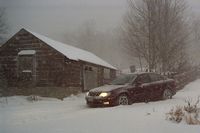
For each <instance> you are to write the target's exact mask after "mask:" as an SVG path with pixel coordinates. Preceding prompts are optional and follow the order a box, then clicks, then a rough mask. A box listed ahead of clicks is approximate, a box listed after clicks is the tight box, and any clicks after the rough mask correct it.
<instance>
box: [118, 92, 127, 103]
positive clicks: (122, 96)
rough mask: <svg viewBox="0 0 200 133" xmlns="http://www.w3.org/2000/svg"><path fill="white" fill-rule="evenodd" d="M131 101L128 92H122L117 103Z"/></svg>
mask: <svg viewBox="0 0 200 133" xmlns="http://www.w3.org/2000/svg"><path fill="white" fill-rule="evenodd" d="M129 103H130V101H129V98H128V96H127V95H126V94H121V95H119V97H118V99H117V104H118V105H129Z"/></svg>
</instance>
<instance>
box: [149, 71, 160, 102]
mask: <svg viewBox="0 0 200 133" xmlns="http://www.w3.org/2000/svg"><path fill="white" fill-rule="evenodd" d="M149 76H150V79H151V85H150V87H149V89H150V90H149V96H150V99H152V100H154V99H158V98H159V97H160V95H161V93H162V88H163V77H162V76H161V75H159V74H155V73H151V74H149Z"/></svg>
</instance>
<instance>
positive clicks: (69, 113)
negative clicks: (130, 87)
mask: <svg viewBox="0 0 200 133" xmlns="http://www.w3.org/2000/svg"><path fill="white" fill-rule="evenodd" d="M199 95H200V79H199V80H196V81H194V82H192V83H190V84H188V85H187V86H186V87H185V88H184V89H183V90H181V91H179V92H178V93H177V94H176V95H175V96H174V97H173V99H171V100H165V101H157V102H150V103H148V104H145V103H136V104H132V105H129V106H117V107H110V108H88V107H87V106H86V105H85V100H84V95H79V96H71V97H69V98H66V99H64V101H60V100H57V99H50V98H43V99H42V100H41V101H37V102H30V101H27V100H26V97H22V96H16V97H9V98H8V104H6V103H5V99H0V133H103V132H104V133H179V132H180V133H199V132H200V125H197V126H193V125H186V124H185V123H180V124H176V123H172V122H170V121H168V120H165V118H166V116H165V114H166V113H167V112H168V111H169V110H170V109H171V108H172V107H175V106H176V105H184V104H185V102H184V100H185V99H186V98H194V99H195V98H197V96H199Z"/></svg>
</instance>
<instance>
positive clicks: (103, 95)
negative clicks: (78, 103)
mask: <svg viewBox="0 0 200 133" xmlns="http://www.w3.org/2000/svg"><path fill="white" fill-rule="evenodd" d="M109 95H110V93H109V92H102V93H101V94H100V95H99V96H100V97H107V96H109Z"/></svg>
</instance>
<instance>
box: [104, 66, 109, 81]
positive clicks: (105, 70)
mask: <svg viewBox="0 0 200 133" xmlns="http://www.w3.org/2000/svg"><path fill="white" fill-rule="evenodd" d="M104 79H110V69H107V68H104Z"/></svg>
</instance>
